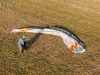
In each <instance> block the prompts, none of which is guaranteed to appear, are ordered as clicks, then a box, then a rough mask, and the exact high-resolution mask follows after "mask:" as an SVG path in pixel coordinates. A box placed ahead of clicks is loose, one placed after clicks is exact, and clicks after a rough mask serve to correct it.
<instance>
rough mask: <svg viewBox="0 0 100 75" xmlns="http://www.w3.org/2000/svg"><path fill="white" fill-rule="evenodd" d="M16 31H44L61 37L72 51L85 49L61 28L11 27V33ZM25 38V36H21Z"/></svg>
mask: <svg viewBox="0 0 100 75" xmlns="http://www.w3.org/2000/svg"><path fill="white" fill-rule="evenodd" d="M16 32H30V33H45V34H52V35H58V36H60V37H62V39H63V41H64V43H65V45H67V47H68V48H69V49H70V50H71V51H72V52H74V53H83V52H85V51H86V47H85V45H84V44H83V43H82V42H81V41H80V40H79V39H78V38H77V37H75V36H74V35H73V34H72V33H70V32H68V31H66V30H64V29H61V28H56V27H54V28H17V29H13V30H12V31H11V33H16ZM23 38H25V36H23Z"/></svg>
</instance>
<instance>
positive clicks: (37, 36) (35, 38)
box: [23, 33, 41, 50]
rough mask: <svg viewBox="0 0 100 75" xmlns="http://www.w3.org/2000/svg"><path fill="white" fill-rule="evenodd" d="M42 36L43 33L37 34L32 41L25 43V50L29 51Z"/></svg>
mask: <svg viewBox="0 0 100 75" xmlns="http://www.w3.org/2000/svg"><path fill="white" fill-rule="evenodd" d="M40 35H41V33H37V34H36V35H35V36H34V37H32V38H31V39H30V40H28V41H25V42H24V43H25V44H24V46H23V48H24V49H25V50H28V49H29V48H30V47H31V45H32V44H33V43H35V42H36V40H37V39H38V38H39V37H40Z"/></svg>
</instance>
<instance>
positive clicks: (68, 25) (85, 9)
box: [0, 0, 100, 75]
mask: <svg viewBox="0 0 100 75" xmlns="http://www.w3.org/2000/svg"><path fill="white" fill-rule="evenodd" d="M27 26H38V27H39V26H40V27H47V26H49V27H51V26H60V27H63V28H65V29H69V30H70V31H71V32H73V33H74V34H76V35H77V36H78V37H79V38H80V39H81V40H82V41H83V42H84V43H85V45H86V47H87V50H86V52H84V53H81V54H74V53H72V52H71V51H70V50H69V49H68V48H67V46H66V45H65V44H64V43H63V41H62V39H61V37H58V36H53V35H46V34H39V35H38V34H32V33H15V34H11V33H10V32H11V30H12V29H14V28H20V27H27ZM0 31H1V32H0V75H100V0H0ZM23 35H25V36H26V38H27V40H29V39H31V38H32V37H33V38H35V39H34V40H35V41H34V43H33V44H32V45H31V47H30V48H29V49H28V51H24V53H23V55H19V54H18V52H19V51H18V47H17V40H18V39H19V38H20V37H21V36H23Z"/></svg>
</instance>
